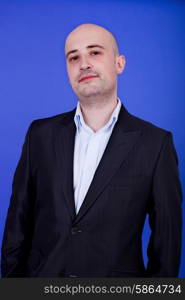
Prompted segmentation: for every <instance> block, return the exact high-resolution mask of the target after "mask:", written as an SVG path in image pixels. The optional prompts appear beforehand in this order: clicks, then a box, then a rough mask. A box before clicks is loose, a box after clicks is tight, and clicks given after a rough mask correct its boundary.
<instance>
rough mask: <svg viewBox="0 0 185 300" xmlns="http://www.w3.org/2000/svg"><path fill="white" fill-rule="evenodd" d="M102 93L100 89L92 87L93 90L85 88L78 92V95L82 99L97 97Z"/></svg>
mask: <svg viewBox="0 0 185 300" xmlns="http://www.w3.org/2000/svg"><path fill="white" fill-rule="evenodd" d="M100 93H101V89H100V88H96V87H91V88H89V87H88V88H83V89H82V90H80V91H78V94H79V95H80V96H82V97H91V96H96V95H99V94H100Z"/></svg>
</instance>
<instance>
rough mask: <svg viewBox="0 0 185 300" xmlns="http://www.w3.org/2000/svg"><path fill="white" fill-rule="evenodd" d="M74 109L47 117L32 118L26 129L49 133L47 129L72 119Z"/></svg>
mask: <svg viewBox="0 0 185 300" xmlns="http://www.w3.org/2000/svg"><path fill="white" fill-rule="evenodd" d="M75 110H76V109H73V110H71V111H68V112H65V113H62V114H58V115H55V116H51V117H48V118H42V119H37V120H33V121H32V123H31V124H30V126H29V130H28V131H29V132H32V133H44V132H48V133H49V131H51V130H53V129H54V128H56V127H57V126H58V125H61V124H63V125H65V124H67V123H68V122H70V121H73V118H74V114H75Z"/></svg>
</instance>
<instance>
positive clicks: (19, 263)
mask: <svg viewBox="0 0 185 300" xmlns="http://www.w3.org/2000/svg"><path fill="white" fill-rule="evenodd" d="M30 134H31V126H30V128H29V130H28V132H27V135H26V138H25V142H24V145H23V148H22V154H21V158H20V160H19V163H18V165H17V168H16V171H15V174H14V179H13V186H12V195H11V199H10V205H9V209H8V214H7V218H6V224H5V230H4V236H3V243H2V259H1V270H2V277H24V276H25V265H26V260H27V257H28V252H29V249H30V245H31V237H32V230H33V200H34V190H33V184H32V178H31V172H30V153H29V152H30V151H29V147H30Z"/></svg>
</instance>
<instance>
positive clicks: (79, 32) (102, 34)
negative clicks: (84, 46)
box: [65, 24, 119, 55]
mask: <svg viewBox="0 0 185 300" xmlns="http://www.w3.org/2000/svg"><path fill="white" fill-rule="evenodd" d="M87 36H89V37H94V41H96V37H97V38H101V39H102V40H103V41H104V42H105V43H106V44H107V45H109V47H110V45H111V47H112V50H113V52H114V54H115V55H119V49H118V43H117V41H116V38H115V36H114V35H113V34H112V33H111V32H110V31H109V30H107V29H105V28H104V27H101V26H99V25H95V24H82V25H79V26H78V27H76V28H75V29H74V30H73V31H71V32H70V34H69V35H68V36H67V39H66V43H65V53H66V54H67V52H68V50H69V48H71V47H70V46H71V43H72V42H73V43H74V41H75V40H76V42H78V41H79V40H80V39H83V38H84V37H87Z"/></svg>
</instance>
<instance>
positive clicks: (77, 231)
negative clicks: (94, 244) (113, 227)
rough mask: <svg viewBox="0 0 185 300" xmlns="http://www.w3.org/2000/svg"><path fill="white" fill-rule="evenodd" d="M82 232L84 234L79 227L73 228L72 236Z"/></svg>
mask: <svg viewBox="0 0 185 300" xmlns="http://www.w3.org/2000/svg"><path fill="white" fill-rule="evenodd" d="M80 232H82V230H81V229H80V228H78V227H72V228H71V233H72V234H77V233H80Z"/></svg>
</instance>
